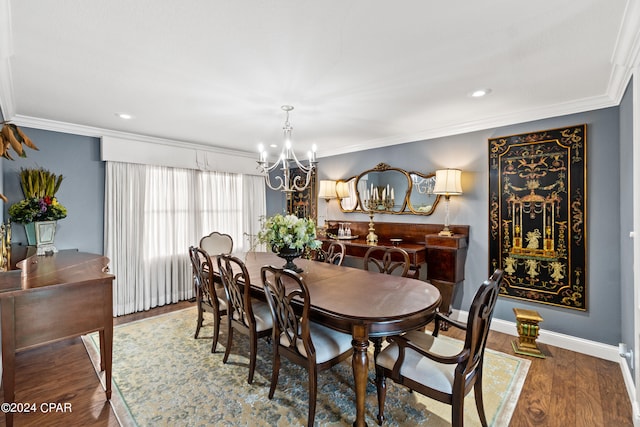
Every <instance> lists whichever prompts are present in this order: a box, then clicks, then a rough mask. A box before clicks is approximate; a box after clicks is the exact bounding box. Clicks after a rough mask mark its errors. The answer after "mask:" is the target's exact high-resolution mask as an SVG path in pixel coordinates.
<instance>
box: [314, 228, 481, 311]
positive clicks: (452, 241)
mask: <svg viewBox="0 0 640 427" xmlns="http://www.w3.org/2000/svg"><path fill="white" fill-rule="evenodd" d="M340 222H348V223H349V224H350V226H351V234H352V235H354V236H358V239H354V240H340V241H341V242H342V243H344V245H345V247H346V250H347V255H350V256H353V257H357V258H362V257H364V254H365V253H366V252H367V250H368V249H369V248H370V247H371V245H369V244H367V241H366V237H367V233H368V232H369V223H368V222H367V221H336V220H330V221H327V223H328V224H329V227H328V229H327V232H328V233H331V234H334V235H335V234H337V230H338V223H340ZM443 228H444V225H442V224H420V223H401V222H378V223H376V224H375V229H376V234H377V235H378V244H377V245H376V246H386V247H390V246H394V245H393V243H391V240H390V239H395V238H399V239H402V242H401V243H400V244H399V245H398V247H400V248H402V249H404V250H405V251H407V253H408V254H409V258H410V259H411V271H412V273H413V274H412V275H413V277H415V278H418V277H419V274H420V268H421V266H422V265H423V264H426V266H427V276H426V277H427V281H429V282H431V283H432V284H433V285H434V286H435V287H437V288H438V290H439V291H440V294H441V296H442V301H441V303H440V307H439V310H440V312H441V313H445V314H450V313H451V302H452V301H453V297H454V295H455V291H456V289H457V287H458V286H459V284H460V283H461V282H462V281H463V280H464V264H465V261H466V258H467V246H468V243H469V226H468V225H450V226H449V228H450V229H451V231H453V233H454V235H453V236H452V237H446V236H440V235H438V233H439V232H440V230H442V229H443ZM320 240H322V241H323V247H324V249H326V248H327V247H328V246H329V242H330V241H331V240H332V239H330V238H328V237H324V238H320Z"/></svg>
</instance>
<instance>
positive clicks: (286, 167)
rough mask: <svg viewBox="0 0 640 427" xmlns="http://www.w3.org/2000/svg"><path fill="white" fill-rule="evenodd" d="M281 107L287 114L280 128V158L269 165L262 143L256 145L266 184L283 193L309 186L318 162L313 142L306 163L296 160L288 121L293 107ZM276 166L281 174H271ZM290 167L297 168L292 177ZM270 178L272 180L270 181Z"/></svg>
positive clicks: (301, 189)
mask: <svg viewBox="0 0 640 427" xmlns="http://www.w3.org/2000/svg"><path fill="white" fill-rule="evenodd" d="M281 108H282V110H283V111H285V112H286V114H287V116H286V119H285V122H284V127H283V128H282V129H284V147H282V152H281V153H280V158H279V159H278V161H277V162H275V163H273V164H272V165H271V166H269V162H268V161H267V152H266V151H265V150H264V147H263V146H262V144H260V146H259V147H258V151H259V152H260V157H259V160H258V167H259V168H260V169H261V172H262V173H263V174H264V177H265V181H266V183H267V186H268V187H269V188H271V189H272V190H276V191H284V192H285V193H293V192H295V191H303V190H304V189H305V188H307V187H309V184H310V183H311V177H312V176H313V171H314V170H315V168H316V164H317V163H318V161H317V160H316V145H315V144H314V145H313V147H312V148H311V150H312V151H310V152H309V160H308V162H306V163H307V164H304V163H302V162H300V160H298V158H297V157H296V154H295V153H294V152H293V148H292V147H291V131H292V130H293V128H292V127H291V124H290V123H289V112H290V111H291V110H293V107H292V106H291V105H283V106H282V107H281ZM278 166H280V170H281V171H282V176H280V175H272V174H271V172H273V171H274V170H275V169H276V168H277V167H278ZM291 168H297V169H298V171H299V173H294V176H293V177H292V176H291ZM272 179H273V181H274V182H272Z"/></svg>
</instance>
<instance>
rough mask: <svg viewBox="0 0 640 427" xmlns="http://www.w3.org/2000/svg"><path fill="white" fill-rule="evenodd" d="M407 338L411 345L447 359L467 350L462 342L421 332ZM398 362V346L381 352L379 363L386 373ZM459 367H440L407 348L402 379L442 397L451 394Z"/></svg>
mask: <svg viewBox="0 0 640 427" xmlns="http://www.w3.org/2000/svg"><path fill="white" fill-rule="evenodd" d="M405 337H406V338H407V339H409V340H410V341H412V342H413V343H414V344H415V345H416V346H417V347H420V348H422V349H424V350H427V351H429V352H430V353H435V354H438V355H441V356H447V357H449V356H455V355H456V354H458V353H460V352H461V351H462V349H463V346H464V343H463V342H461V341H454V340H449V339H446V338H439V337H434V336H432V335H429V334H425V333H424V332H422V331H411V332H408V333H407V334H406V335H405ZM397 359H398V345H397V344H395V343H391V344H389V345H388V346H387V347H385V348H384V349H383V350H382V351H381V352H380V354H379V355H378V359H377V361H376V363H377V364H378V365H380V366H383V367H385V368H387V369H393V365H394V364H395V362H396V360H397ZM456 366H457V365H456V364H450V365H449V364H444V363H437V362H435V361H433V360H431V359H429V358H427V357H424V356H422V355H421V354H419V353H418V352H416V351H414V350H412V349H410V348H407V350H406V351H405V359H404V362H403V363H402V367H401V368H400V375H402V376H403V377H405V378H410V379H412V380H414V381H416V382H419V383H421V384H424V385H426V386H427V387H431V388H433V389H436V390H438V391H441V392H443V393H447V394H451V393H452V390H453V379H454V376H455V369H456Z"/></svg>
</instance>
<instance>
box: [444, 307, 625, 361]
mask: <svg viewBox="0 0 640 427" xmlns="http://www.w3.org/2000/svg"><path fill="white" fill-rule="evenodd" d="M467 315H468V313H467V312H466V311H460V310H453V313H452V314H451V317H452V318H454V319H457V320H460V321H461V322H466V321H467ZM491 330H493V331H496V332H502V333H504V334H507V335H513V336H514V337H517V336H518V332H517V329H516V323H515V322H510V321H507V320H501V319H495V318H494V319H493V320H492V321H491ZM538 342H540V343H543V344H549V345H552V346H555V347H560V348H564V349H567V350H571V351H575V352H578V353H582V354H587V355H589V356H593V357H598V358H600V359H605V360H610V361H612V362H616V363H618V362H620V355H619V354H618V346H617V345H609V344H603V343H599V342H596V341H590V340H585V339H582V338H576V337H573V336H571V335H565V334H561V333H558V332H553V331H547V330H544V329H543V330H541V331H540V335H539V337H538Z"/></svg>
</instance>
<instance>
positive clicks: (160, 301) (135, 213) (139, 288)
mask: <svg viewBox="0 0 640 427" xmlns="http://www.w3.org/2000/svg"><path fill="white" fill-rule="evenodd" d="M265 213H266V200H265V185H264V179H263V178H262V177H259V176H252V175H241V174H232V173H220V172H204V171H199V170H194V169H180V168H169V167H162V166H151V165H140V164H134V163H120V162H107V164H106V178H105V230H104V236H105V248H104V253H105V255H106V256H107V257H109V259H110V260H111V270H112V273H113V274H114V275H115V281H114V314H115V315H116V316H120V315H123V314H128V313H133V312H136V311H143V310H148V309H150V308H152V307H157V306H161V305H164V304H169V303H174V302H178V301H181V300H185V299H189V298H192V297H193V296H194V290H193V280H192V272H191V265H190V261H189V256H188V248H189V246H191V245H198V243H199V241H200V238H202V236H204V235H207V234H209V233H211V232H212V231H219V232H221V233H226V234H229V235H230V236H231V237H232V238H233V244H234V252H242V251H247V250H249V249H250V248H251V246H252V243H251V240H252V239H251V236H255V235H256V234H257V232H258V230H259V229H260V218H261V217H263V216H264V215H265Z"/></svg>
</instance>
